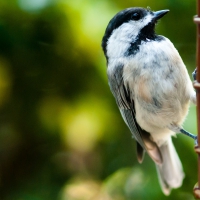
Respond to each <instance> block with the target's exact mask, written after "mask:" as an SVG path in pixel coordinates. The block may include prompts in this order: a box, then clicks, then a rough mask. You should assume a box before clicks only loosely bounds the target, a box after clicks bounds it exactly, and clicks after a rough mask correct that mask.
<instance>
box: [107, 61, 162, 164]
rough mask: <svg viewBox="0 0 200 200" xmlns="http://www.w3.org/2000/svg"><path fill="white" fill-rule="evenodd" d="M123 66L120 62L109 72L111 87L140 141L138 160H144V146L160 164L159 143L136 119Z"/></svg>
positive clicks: (134, 134)
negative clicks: (125, 81) (125, 82)
mask: <svg viewBox="0 0 200 200" xmlns="http://www.w3.org/2000/svg"><path fill="white" fill-rule="evenodd" d="M123 67H124V65H123V64H119V65H118V66H117V67H115V68H114V70H113V71H112V73H108V78H109V86H110V89H111V91H112V93H113V95H114V97H115V99H116V102H117V105H118V107H119V110H120V112H121V115H122V117H123V119H124V121H125V123H126V125H127V126H128V128H129V129H130V131H131V133H132V135H133V137H134V138H135V140H136V141H137V142H138V145H139V147H137V156H138V161H139V162H142V160H143V154H144V152H142V148H143V150H146V151H147V152H148V154H149V155H150V157H151V158H152V159H153V160H154V161H155V162H156V163H159V164H160V163H162V156H161V153H160V150H159V148H158V146H157V144H156V143H155V142H154V141H152V139H151V137H150V134H149V133H148V132H146V131H145V130H143V129H142V128H141V127H140V126H139V124H138V123H137V121H136V111H135V106H134V100H133V98H131V95H130V90H129V88H128V87H125V84H124V80H123Z"/></svg>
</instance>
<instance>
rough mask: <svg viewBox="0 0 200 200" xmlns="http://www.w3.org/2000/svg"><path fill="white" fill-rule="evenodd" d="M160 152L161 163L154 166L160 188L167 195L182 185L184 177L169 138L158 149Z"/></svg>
mask: <svg viewBox="0 0 200 200" xmlns="http://www.w3.org/2000/svg"><path fill="white" fill-rule="evenodd" d="M160 151H161V154H162V158H163V163H162V164H156V168H157V172H158V177H159V182H160V185H161V188H162V190H163V192H164V194H165V195H169V194H170V191H171V189H172V188H178V187H180V186H181V185H182V182H183V178H184V176H185V175H184V172H183V167H182V164H181V161H180V159H179V157H178V154H177V152H176V150H175V148H174V145H173V143H172V140H171V138H170V139H169V140H168V141H167V143H165V144H163V145H162V146H161V147H160Z"/></svg>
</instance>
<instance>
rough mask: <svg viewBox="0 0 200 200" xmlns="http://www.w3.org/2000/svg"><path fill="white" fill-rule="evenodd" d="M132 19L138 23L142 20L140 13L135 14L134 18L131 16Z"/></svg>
mask: <svg viewBox="0 0 200 200" xmlns="http://www.w3.org/2000/svg"><path fill="white" fill-rule="evenodd" d="M131 19H133V20H135V21H137V20H139V19H140V14H139V13H137V12H136V13H133V14H132V16H131Z"/></svg>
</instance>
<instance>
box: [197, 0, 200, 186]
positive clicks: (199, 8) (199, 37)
mask: <svg viewBox="0 0 200 200" xmlns="http://www.w3.org/2000/svg"><path fill="white" fill-rule="evenodd" d="M197 15H198V16H197V18H199V17H200V0H197ZM196 64H197V84H198V83H200V23H199V22H197V49H196ZM196 93H197V131H198V146H199V144H200V88H199V87H198V88H196ZM197 155H198V186H199V188H200V154H197Z"/></svg>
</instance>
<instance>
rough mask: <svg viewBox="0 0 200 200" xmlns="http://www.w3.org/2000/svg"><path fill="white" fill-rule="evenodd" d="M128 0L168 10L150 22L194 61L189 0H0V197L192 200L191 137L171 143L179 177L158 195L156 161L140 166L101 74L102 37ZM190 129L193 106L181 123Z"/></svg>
mask: <svg viewBox="0 0 200 200" xmlns="http://www.w3.org/2000/svg"><path fill="white" fill-rule="evenodd" d="M133 6H141V7H147V6H149V7H150V8H151V9H152V10H161V9H170V12H169V13H168V14H167V15H166V16H165V17H164V18H163V19H162V20H161V22H160V23H159V24H158V25H157V33H158V34H162V35H165V36H166V37H168V38H169V39H170V40H171V41H172V42H173V43H174V45H175V46H176V48H177V49H178V51H179V52H180V54H181V56H182V58H183V60H184V62H185V64H186V66H187V68H188V70H189V73H190V74H191V72H192V71H193V70H194V68H195V51H196V45H195V42H196V26H195V24H194V23H193V16H194V15H195V14H196V2H195V0H184V1H182V0H163V1H156V0H152V1H150V0H149V1H147V0H135V1H131V0H126V1H122V0H121V1H120V0H9V1H8V0H0V199H1V200H141V199H142V200H143V199H150V200H151V199H154V200H160V199H162V200H165V199H176V200H179V199H180V200H182V199H184V200H190V199H193V196H192V189H193V186H194V184H195V183H196V182H197V159H196V158H197V156H196V154H195V153H194V151H193V141H192V140H191V139H189V138H187V137H185V136H183V135H178V136H177V138H174V139H173V141H174V144H175V146H176V149H177V151H178V153H179V155H180V158H181V160H182V163H183V167H184V170H185V174H186V177H185V179H184V183H183V186H182V187H181V188H180V189H177V190H173V191H172V193H171V195H170V196H169V197H165V196H164V195H163V194H162V192H161V189H160V186H159V183H158V179H157V174H156V169H155V166H154V163H153V162H152V161H151V159H150V158H149V157H148V155H146V157H145V160H144V162H143V164H141V165H140V164H138V162H137V159H136V154H135V142H134V140H133V139H132V138H131V134H130V132H129V130H128V128H127V127H126V126H125V124H124V122H123V120H122V118H121V116H120V113H119V111H118V108H117V106H116V104H115V100H114V98H113V97H112V95H111V93H110V90H109V87H108V84H107V77H106V61H105V58H104V55H103V52H102V50H101V46H100V45H101V39H102V36H103V34H104V31H105V28H106V26H107V24H108V21H109V20H110V19H111V18H112V17H113V15H114V14H115V13H117V12H118V11H120V10H122V9H124V8H127V7H133ZM184 127H185V129H186V130H188V131H190V132H193V133H196V111H195V106H191V109H190V112H189V115H188V117H187V120H186V122H185V124H184Z"/></svg>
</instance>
